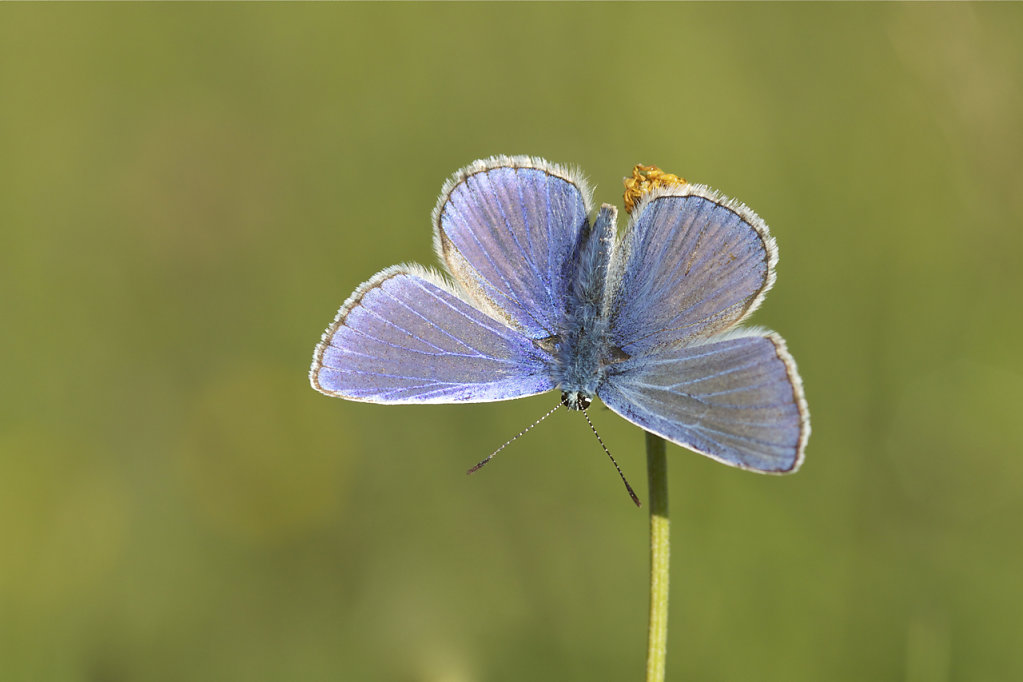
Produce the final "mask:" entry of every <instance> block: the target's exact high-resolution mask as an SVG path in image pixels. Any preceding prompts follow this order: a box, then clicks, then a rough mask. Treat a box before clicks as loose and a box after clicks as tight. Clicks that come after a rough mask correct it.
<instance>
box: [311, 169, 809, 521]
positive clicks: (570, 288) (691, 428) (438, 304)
mask: <svg viewBox="0 0 1023 682" xmlns="http://www.w3.org/2000/svg"><path fill="white" fill-rule="evenodd" d="M641 168H647V167H642V166H637V169H641ZM664 175H665V176H666V177H668V178H669V179H674V180H673V181H668V182H651V183H647V184H645V185H636V184H633V185H631V186H630V192H627V193H626V205H627V206H628V207H631V208H632V211H631V216H630V217H629V220H628V225H627V227H626V229H625V231H624V232H623V233H622V234H621V235H619V233H618V228H617V210H616V209H615V207H614V206H612V205H609V204H603V205H602V206H601V207H600V208H599V209H598V210H597V211H596V212H595V213H594V211H593V210H592V198H591V192H590V189H589V188H588V186H587V184H586V182H585V180H584V179H583V177H582V175H581V173H579V172H578V171H575V170H571V169H568V168H565V167H562V166H559V165H556V164H552V163H549V162H547V161H544V160H542V159H539V158H533V157H526V156H514V157H505V156H498V157H492V158H488V159H484V160H480V161H476V162H475V163H472V164H471V165H469V166H467V167H465V168H463V169H462V170H460V171H458V172H457V173H456V174H455V175H454V176H453V177H451V178H450V179H449V180H448V181H447V182H446V183H445V184H444V186H443V189H442V191H441V195H440V199H439V201H438V203H437V207H436V208H435V209H434V211H433V243H434V247H435V250H436V252H437V256H438V258H439V259H440V261H441V263H442V264H443V266H444V270H445V273H444V274H439V273H437V272H434V271H431V270H427V269H425V268H423V267H421V266H418V265H396V266H393V267H389V268H387V269H385V270H382V271H381V272H379V273H377V274H376V275H374V276H373V277H372V278H370V279H369V280H368V281H366V282H365V283H363V284H362V285H360V286H359V287H358V288H357V289H356V290H355V292H354V293H353V294H352V295H351V296H349V298H348V300H346V301H345V302H344V304H343V305H342V306H341V309H340V310H339V311H338V313H337V316H336V317H335V318H334V321H333V322H332V323H331V324H330V326H329V327H327V329H326V331H325V332H324V333H323V336H322V339H321V341H320V343H319V345H317V346H316V350H315V352H314V354H313V362H312V368H311V370H310V373H309V379H310V382H311V384H312V386H313V388H315V389H316V390H317V391H320V392H322V393H325V394H326V395H329V396H336V397H339V398H345V399H347V400H357V401H363V402H370V403H381V404H426V403H464V402H488V401H498V400H511V399H513V398H522V397H525V396H531V395H536V394H539V393H544V392H546V391H551V390H555V389H557V390H560V391H561V393H562V397H561V403H560V404H563V405H565V406H567V407H568V408H569V409H572V410H585V409H586V408H587V407H589V405H590V403H591V401H592V400H593V399H594V397H597V398H599V399H600V400H601V402H603V403H604V405H606V406H607V407H608V408H610V409H611V410H612V411H614V412H616V413H617V414H619V415H621V416H622V417H624V418H625V419H627V420H628V421H630V422H632V423H633V424H636V425H637V426H639V427H640V428H642V429H645V430H646V431H649V432H652V433H654V434H657V435H659V436H661V437H663V438H665V439H667V440H669V441H671V442H673V443H676V444H678V445H681V446H684V447H686V448H689V449H691V450H694V451H696V452H698V453H702V454H704V455H707V456H709V457H711V458H713V459H715V460H717V461H719V462H723V463H725V464H728V465H731V466H735V467H739V468H741V469H748V470H752V471H757V472H763V473H773V474H782V473H789V472H793V471H795V470H796V469H798V468H799V466H800V464H801V463H802V461H803V453H804V450H805V447H806V442H807V439H808V437H809V434H810V421H809V412H808V409H807V405H806V400H805V398H804V396H803V388H802V382H801V380H800V377H799V374H798V372H797V370H796V364H795V362H794V360H793V359H792V356H791V355H790V354H789V352H788V351H787V350H786V347H785V342H784V341H783V340H782V338H781V337H780V336H779V335H777V334H775V333H773V332H770V331H766V330H763V329H760V328H755V327H742V326H739V325H740V324H741V323H742V322H743V321H744V320H746V319H747V318H748V317H749V316H750V314H751V313H752V312H753V311H754V310H756V309H757V307H758V306H759V305H760V304H761V302H762V301H763V299H764V295H765V294H766V293H767V291H768V289H770V288H771V286H772V285H773V284H774V280H775V272H774V268H775V264H776V263H777V260H778V251H777V248H776V246H775V241H774V238H773V237H772V236H771V235H770V233H769V231H768V228H767V225H766V224H765V223H764V221H763V220H761V219H760V218H759V217H758V216H757V215H756V214H755V213H754V212H753V211H751V210H750V209H749V208H747V207H746V206H744V205H743V204H741V203H738V202H736V201H733V200H731V199H727V198H725V197H723V196H721V195H720V194H718V193H717V192H716V191H714V190H712V189H710V188H708V187H706V186H704V185H698V184H689V183H685V181H682V180H680V179H678V178H675V176H668V175H667V174H664ZM634 177H639V176H637V175H636V174H635V173H634ZM627 185H628V182H627ZM637 187H638V189H637ZM591 217H592V219H591ZM616 466H617V465H616ZM619 473H620V471H619ZM623 480H624V476H623ZM626 486H628V484H627V483H626ZM630 493H631V488H630ZM633 497H634V499H635V496H633ZM637 503H638V500H637Z"/></svg>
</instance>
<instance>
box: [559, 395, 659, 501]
mask: <svg viewBox="0 0 1023 682" xmlns="http://www.w3.org/2000/svg"><path fill="white" fill-rule="evenodd" d="M553 411H554V410H551V412H553ZM583 416H584V417H586V423H587V424H589V425H590V431H593V435H594V436H596V437H597V442H598V443H600V447H602V448H604V452H606V453H607V456H608V457H610V458H611V464H614V465H615V469H617V470H618V475H619V476H621V477H622V483H624V484H625V489H626V490H628V491H629V497H631V498H632V501H633V502H635V503H636V506H637V507H642V506H643V503H642V502H640V501H639V498H638V497H636V493H635V492H633V490H632V486H631V485H629V482H628V481H627V480H625V474H624V473H622V468H621V467H620V466H618V462H616V461H615V458H614V457H613V456H612V455H611V451H610V450H608V449H607V446H606V445H604V441H603V440H601V438H600V434H599V433H597V429H596V428H594V426H593V422H591V421H590V415H589V414H588V412H587V410H583Z"/></svg>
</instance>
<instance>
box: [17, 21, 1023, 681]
mask: <svg viewBox="0 0 1023 682" xmlns="http://www.w3.org/2000/svg"><path fill="white" fill-rule="evenodd" d="M0 98H2V104H0V174H2V182H0V287H2V288H0V291H2V294H0V296H2V298H0V314H2V320H3V332H2V335H0V344H2V347H0V382H2V384H3V387H4V390H3V391H2V393H0V680H4V681H7V680H19V681H20V680H47V681H49V680H53V681H64V680H68V681H72V680H73V681H78V680H81V681H96V682H118V681H121V680H125V681H127V680H190V681H191V680H218V681H220V680H356V681H358V680H397V681H422V682H433V681H437V682H469V681H476V680H480V681H511V680H516V681H520V680H637V679H641V676H642V668H643V661H644V652H645V637H646V634H645V626H646V609H647V603H646V599H647V597H646V577H647V574H646V572H647V548H646V532H647V517H646V513H645V510H637V509H635V508H634V507H633V506H632V504H631V503H630V502H629V500H628V498H627V497H626V495H625V493H624V491H623V490H622V487H621V483H620V482H619V480H618V478H617V476H616V475H615V473H614V471H613V469H612V468H611V466H610V465H609V464H608V462H607V460H606V458H605V457H604V455H603V453H602V452H601V451H600V449H599V447H598V446H597V444H596V443H595V441H594V440H593V437H592V435H591V434H590V433H589V430H588V429H587V428H586V426H585V424H584V422H583V421H582V420H581V419H578V418H577V417H575V416H573V415H568V414H565V413H562V414H559V415H556V416H555V417H554V418H552V419H550V420H548V421H547V422H545V423H544V424H543V425H542V426H541V427H539V428H537V429H536V430H535V431H534V432H533V433H531V434H530V435H529V436H528V437H527V438H524V439H522V440H521V441H519V442H517V443H516V444H515V445H514V446H513V447H511V448H509V449H508V450H506V451H505V452H503V453H502V454H501V456H500V458H499V459H498V460H496V461H495V462H494V463H493V464H491V465H490V466H489V467H488V468H487V469H486V470H485V471H483V472H481V473H480V474H478V475H476V476H474V477H472V478H466V477H465V475H464V471H465V469H466V468H467V467H468V466H470V465H471V464H473V463H475V462H476V461H477V460H479V459H480V458H481V457H483V456H484V455H486V454H487V453H488V452H490V451H491V450H492V449H493V448H494V447H495V446H496V445H498V444H500V443H502V442H504V440H506V439H507V438H508V437H510V436H511V435H512V434H514V433H516V432H517V431H518V430H519V429H521V428H522V427H523V426H525V425H526V424H528V423H529V422H531V421H532V420H533V419H535V418H536V417H537V416H538V415H540V414H542V413H543V412H544V411H546V410H547V409H548V408H549V407H550V406H551V405H552V404H553V401H554V400H555V396H554V395H553V394H551V395H545V396H540V397H536V398H532V399H526V400H520V401H514V402H511V403H500V404H491V405H471V406H430V407H380V406H373V405H365V404H358V403H348V402H342V401H338V400H330V399H328V398H325V397H324V396H322V395H319V394H317V393H315V392H313V391H312V390H311V389H310V387H309V384H308V380H307V376H306V374H307V371H308V365H309V360H310V357H311V353H312V350H313V346H314V345H315V343H316V341H317V340H318V339H319V335H320V333H321V331H322V330H323V328H324V327H325V326H326V325H327V323H328V322H329V321H330V320H331V319H332V317H333V315H334V313H335V311H336V309H337V307H338V305H339V304H340V303H341V302H342V301H343V300H344V299H345V297H347V296H348V294H349V293H350V292H351V291H352V289H354V287H355V286H356V285H358V284H359V283H360V282H362V281H363V280H365V279H367V278H368V277H370V276H371V275H372V274H373V273H375V272H376V271H377V270H379V269H381V268H383V267H385V266H388V265H391V264H393V263H397V262H402V261H416V262H420V263H424V264H433V263H434V256H433V253H432V250H431V244H430V239H431V233H430V229H431V228H430V223H429V215H430V211H431V209H432V208H433V205H434V202H435V199H436V195H437V193H438V192H439V190H440V186H441V183H442V182H443V181H444V179H445V178H447V177H448V176H449V175H450V174H451V173H452V172H454V171H455V170H456V169H458V168H460V167H461V166H463V165H465V164H467V163H469V162H470V161H472V160H474V159H477V158H480V157H484V156H488V155H491V154H501V153H504V154H534V155H540V156H544V157H546V158H548V159H550V160H552V161H556V162H561V163H571V164H578V165H579V166H580V167H581V168H582V169H584V170H585V172H586V173H587V174H588V175H589V177H590V179H591V180H592V182H593V183H594V184H596V185H597V192H596V197H597V199H598V200H603V201H613V202H616V203H619V204H620V202H621V178H622V176H624V175H625V174H627V173H628V172H629V170H630V169H631V167H632V165H633V164H634V163H636V162H640V161H642V162H646V163H657V164H658V165H660V166H662V167H664V168H665V169H667V170H670V171H673V172H676V173H679V174H683V175H685V176H686V177H687V178H689V179H690V180H693V181H699V182H704V183H708V184H710V185H712V186H714V187H717V188H719V189H720V190H721V191H723V192H725V193H726V194H729V195H731V196H735V197H737V198H739V199H741V200H742V201H744V202H746V203H748V204H749V205H750V206H752V207H753V208H754V209H755V210H756V211H757V212H759V213H760V214H761V215H762V216H764V218H765V219H766V220H767V222H768V223H769V224H770V225H771V226H772V230H773V232H774V233H775V235H776V236H777V238H778V242H779V245H780V250H781V264H780V268H779V280H778V284H777V286H776V287H775V289H774V291H773V292H772V293H771V295H770V296H769V297H768V298H767V301H766V303H765V305H764V307H763V308H762V309H761V311H760V312H758V313H757V315H756V316H755V320H754V321H755V322H756V323H758V324H762V325H765V326H768V327H771V328H774V329H777V330H779V331H780V332H782V333H783V334H784V336H785V338H786V339H787V340H788V343H789V347H790V349H791V350H792V352H793V354H794V355H795V357H796V359H797V360H798V362H799V366H800V369H801V372H802V375H803V378H804V381H805V384H806V392H807V397H808V399H809V403H810V409H811V412H812V414H813V436H812V437H811V439H810V443H809V448H808V453H807V460H806V464H805V466H804V468H803V470H802V471H801V472H800V473H799V474H798V475H796V476H792V477H787V478H775V477H761V476H757V475H754V474H749V473H744V472H740V471H737V470H734V469H730V468H727V467H723V466H721V465H718V464H715V463H713V462H711V461H710V460H707V459H705V458H703V457H700V456H698V455H695V454H692V453H689V452H687V451H684V450H682V449H680V448H675V447H672V448H670V449H669V468H670V477H671V481H670V491H671V504H672V514H673V527H672V536H673V540H674V548H673V557H672V558H673V573H672V580H673V582H672V597H671V598H672V614H671V632H670V644H671V648H670V653H669V658H668V664H669V679H674V680H683V679H685V680H786V681H800V680H815V681H816V680H909V681H911V682H922V681H925V680H927V681H930V680H937V681H943V680H970V681H976V680H1010V679H1023V653H1021V649H1020V643H1021V642H1023V544H1021V540H1020V525H1021V524H1020V522H1021V519H1023V457H1021V455H1023V417H1021V414H1020V412H1021V410H1020V408H1021V407H1023V399H1021V388H1020V387H1021V385H1023V360H1021V357H1020V347H1021V345H1020V338H1021V334H1023V316H1021V315H1020V303H1019V299H1020V294H1021V293H1023V267H1021V258H1020V254H1021V252H1023V236H1021V235H1023V230H1021V226H1023V191H1021V187H1023V160H1021V159H1023V126H1021V124H1020V122H1021V121H1023V6H1021V5H1019V4H1012V5H984V6H975V5H924V6H920V5H915V4H914V5H887V4H882V5H879V4H872V5H865V6H859V5H802V4H797V5H660V4H644V5H612V4H594V5H577V4H565V5H553V6H552V5H537V4H527V5H514V6H513V5H463V4H443V5H428V6H412V5H383V6H374V5H318V4H313V5H300V6H284V5H245V6H241V5H215V6H200V5H188V6H172V5H155V6H151V5H144V6H143V5H124V6H122V5H117V6H114V5H90V6H70V5H59V6H40V5H34V6H33V5H28V6H26V5H18V6H11V5H6V6H4V7H2V8H0ZM593 413H594V418H595V420H596V422H597V426H598V428H599V429H600V431H601V434H602V436H603V438H604V440H605V441H606V442H607V443H608V445H609V446H610V448H611V449H612V451H613V452H614V453H615V454H616V456H617V457H618V460H619V462H620V463H621V464H622V466H623V468H624V469H625V471H626V473H627V474H628V475H629V476H630V477H631V479H632V482H633V483H634V484H635V485H636V487H637V490H638V491H639V492H640V494H641V496H642V497H645V487H646V486H645V471H644V469H645V458H644V454H643V451H642V442H643V440H642V437H641V433H640V432H639V430H638V429H636V428H635V427H633V426H631V425H629V424H627V423H625V422H624V421H623V420H621V419H619V418H618V417H616V416H615V415H613V414H612V413H610V412H608V411H607V410H604V409H598V410H596V411H594V412H593Z"/></svg>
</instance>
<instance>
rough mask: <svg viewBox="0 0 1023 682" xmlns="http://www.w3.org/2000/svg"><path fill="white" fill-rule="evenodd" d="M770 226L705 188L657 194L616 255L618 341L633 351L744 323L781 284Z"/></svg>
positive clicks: (612, 301)
mask: <svg viewBox="0 0 1023 682" xmlns="http://www.w3.org/2000/svg"><path fill="white" fill-rule="evenodd" d="M776 262H777V250H776V249H775V245H774V239H773V238H772V237H771V236H770V233H769V232H768V229H767V225H766V224H764V222H763V221H762V220H761V219H760V218H759V217H758V216H757V215H756V214H755V213H753V211H751V210H749V209H748V208H746V207H745V206H743V205H742V204H739V203H738V202H734V201H731V200H728V199H725V198H724V197H722V196H720V195H719V194H717V193H716V192H715V191H713V190H711V189H709V188H707V187H704V186H702V185H689V184H687V185H681V186H673V187H669V188H664V189H659V190H655V191H653V192H651V193H650V194H649V195H647V197H646V198H644V200H643V201H642V202H641V203H640V205H639V206H638V208H637V210H636V211H635V213H634V214H633V216H632V219H631V221H630V224H629V227H628V229H627V231H626V233H625V236H624V238H623V241H622V247H621V248H620V249H618V250H617V251H616V253H615V257H614V260H613V261H612V265H611V274H610V276H609V284H608V289H607V292H608V293H607V301H606V303H605V305H606V307H607V309H608V314H609V317H610V327H611V338H610V341H611V343H612V345H614V346H617V347H618V348H621V349H622V350H623V351H625V353H627V354H628V355H639V354H642V353H644V352H647V351H649V350H651V349H655V348H657V347H659V346H669V347H671V346H678V345H682V344H685V343H692V342H694V341H696V340H698V339H704V338H707V337H709V336H711V335H713V334H717V333H720V332H723V331H726V330H728V329H730V328H732V327H733V326H735V325H737V324H738V323H739V322H740V321H742V320H743V319H744V318H745V317H746V316H748V315H749V314H750V313H751V312H752V311H753V310H754V309H756V307H757V306H759V305H760V302H761V300H763V297H764V295H765V294H766V293H767V290H768V289H769V288H770V287H771V285H772V284H773V283H774V265H775V263H776Z"/></svg>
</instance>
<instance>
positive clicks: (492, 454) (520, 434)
mask: <svg viewBox="0 0 1023 682" xmlns="http://www.w3.org/2000/svg"><path fill="white" fill-rule="evenodd" d="M564 404H565V403H564V401H562V402H560V403H558V404H557V405H555V406H554V407H552V408H551V409H550V410H548V411H547V414H545V415H544V416H542V417H540V418H539V419H537V420H536V421H535V422H533V423H532V424H530V425H529V426H527V427H526V428H524V429H522V430H521V431H519V432H518V433H516V434H515V435H514V436H512V437H511V438H509V439H508V442H507V443H505V444H504V445H502V446H501V447H499V448H497V449H496V450H494V451H493V452H491V453H490V454H489V455H487V457H486V459H484V460H483V461H482V462H480V463H479V464H477V465H476V466H474V467H473V468H472V469H469V470H468V471H466V472H465V473H466V475H468V474H473V473H476V472H477V471H479V470H480V469H482V468H483V465H484V464H486V463H487V462H489V461H490V460H492V459H493V458H494V455H496V454H497V453H499V452H500V451H501V450H504V449H505V448H506V447H508V446H509V445H511V443H512V441H514V440H517V439H518V438H520V437H521V436H524V435H526V434H527V433H529V432H530V431H532V430H533V427H534V426H536V425H537V424H539V423H540V422H542V421H543V420H544V419H546V418H547V417H549V416H551V415H552V414H554V412H555V410H557V409H558V408H559V407H561V406H562V405H564ZM615 466H618V465H617V464H616V465H615ZM625 485H628V483H626V484H625Z"/></svg>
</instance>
